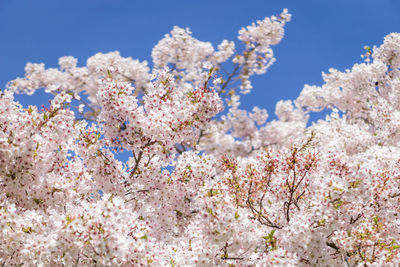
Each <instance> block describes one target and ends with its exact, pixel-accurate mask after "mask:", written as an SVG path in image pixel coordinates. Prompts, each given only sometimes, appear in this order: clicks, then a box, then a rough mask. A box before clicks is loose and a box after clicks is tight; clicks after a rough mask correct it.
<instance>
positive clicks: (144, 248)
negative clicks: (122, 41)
mask: <svg viewBox="0 0 400 267" xmlns="http://www.w3.org/2000/svg"><path fill="white" fill-rule="evenodd" d="M290 17H291V15H290V14H289V13H288V12H287V10H284V11H283V12H282V13H281V14H280V15H277V16H272V17H270V18H266V19H264V20H260V21H257V23H254V24H252V25H250V26H248V27H245V28H242V29H241V30H240V31H239V34H238V39H239V40H240V43H239V44H235V43H234V42H233V41H228V40H223V41H222V42H221V43H220V44H219V45H218V47H217V49H214V47H213V45H212V44H211V43H209V42H202V41H199V40H197V39H196V38H194V37H193V36H192V33H191V32H190V30H189V29H182V28H179V27H174V28H173V29H172V31H171V33H169V34H167V35H165V36H164V38H163V39H162V40H161V41H160V42H159V43H158V44H157V45H156V46H155V47H154V49H153V52H152V57H153V64H152V65H153V68H152V69H150V67H149V66H148V64H147V62H145V61H143V62H141V61H139V60H135V59H132V58H130V57H128V58H125V57H122V56H121V55H120V54H119V53H118V52H110V53H106V54H103V53H99V54H96V55H94V56H93V57H91V58H89V59H88V61H87V64H86V66H81V67H78V66H77V59H75V58H73V57H70V56H68V57H62V58H60V60H59V66H60V67H59V68H58V69H56V68H49V69H46V68H45V66H44V64H42V63H40V64H33V63H28V64H27V65H26V68H25V72H26V74H25V77H23V78H17V79H15V80H13V81H11V82H9V83H8V85H7V88H6V89H5V90H3V91H1V92H0V130H1V131H0V264H2V266H14V265H19V266H21V265H24V264H27V265H28V266H31V265H37V266H147V265H149V266H168V265H171V266H396V265H399V264H400V232H399V231H398V229H400V218H399V217H400V208H399V207H400V206H399V203H400V143H399V142H400V134H399V133H400V93H399V92H400V90H399V89H400V82H399V77H400V34H398V33H392V34H390V35H388V36H387V37H386V38H385V40H384V42H383V44H382V45H381V46H379V47H373V48H369V47H367V48H366V49H367V54H366V57H365V60H364V62H362V63H360V64H355V65H354V66H353V68H352V69H351V70H347V71H345V72H341V71H338V70H335V69H331V70H330V71H329V73H328V74H323V78H324V82H325V83H324V84H323V85H322V86H311V85H306V86H305V87H304V88H303V90H302V91H301V93H300V95H299V97H298V98H297V99H295V100H281V101H279V102H278V103H277V105H276V110H275V114H276V115H277V119H275V120H269V121H268V112H267V111H266V110H265V109H261V108H258V107H254V109H253V110H251V111H246V110H243V109H241V108H240V95H241V94H244V93H248V92H249V91H250V89H251V87H252V86H251V83H250V78H251V76H252V75H255V74H262V73H265V72H266V70H267V68H269V67H270V65H271V64H272V63H273V62H274V61H275V58H274V56H273V50H272V48H271V47H272V46H273V45H276V44H277V43H279V42H280V41H281V39H282V38H283V35H284V26H285V24H286V23H287V22H289V21H290ZM237 88H240V90H239V91H237ZM40 89H44V90H45V91H46V92H48V93H50V94H52V95H53V98H52V100H51V101H50V104H49V105H48V106H45V105H43V106H42V107H41V108H40V107H39V108H38V107H36V106H29V107H23V106H21V105H20V104H19V103H18V102H17V101H16V100H15V99H14V96H15V94H17V93H25V94H32V93H34V92H35V91H36V90H40ZM320 111H325V112H327V113H328V115H327V116H326V118H325V119H321V120H319V121H315V122H313V123H312V124H310V123H308V119H309V113H310V112H320ZM121 152H123V153H125V154H124V155H127V156H125V157H122V156H121V155H120V153H121Z"/></svg>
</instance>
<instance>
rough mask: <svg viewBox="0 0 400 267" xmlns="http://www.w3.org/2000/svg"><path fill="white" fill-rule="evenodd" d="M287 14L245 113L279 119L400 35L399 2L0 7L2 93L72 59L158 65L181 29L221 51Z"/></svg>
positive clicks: (93, 0) (22, 2) (24, 1)
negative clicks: (102, 56)
mask: <svg viewBox="0 0 400 267" xmlns="http://www.w3.org/2000/svg"><path fill="white" fill-rule="evenodd" d="M283 8H288V9H289V12H290V13H292V15H293V17H292V21H291V22H290V23H289V24H288V25H287V27H286V34H285V37H284V39H283V40H282V42H281V43H280V44H278V45H277V46H275V47H274V51H275V55H276V58H277V61H276V63H275V64H274V65H273V66H272V67H271V68H270V69H269V70H268V72H267V74H266V75H262V76H256V77H254V78H253V85H254V89H253V91H252V93H251V94H249V95H246V96H244V97H243V98H242V107H244V108H246V109H251V108H252V107H253V106H255V105H257V106H259V107H263V108H267V109H268V112H269V113H270V114H273V112H274V108H275V103H276V102H277V101H278V100H280V99H294V98H296V97H297V95H298V94H299V93H300V91H301V89H302V88H303V86H304V84H315V85H321V83H322V79H321V72H322V71H325V72H326V71H327V70H328V69H329V68H330V67H335V68H337V69H339V70H345V69H346V68H350V67H351V66H352V65H353V64H354V63H357V62H361V58H360V55H361V54H362V53H364V49H363V47H364V45H371V46H372V45H380V44H381V43H382V41H383V38H384V37H385V35H387V34H389V33H390V32H396V31H400V1H398V0H379V1H377V0H363V1H361V0H335V1H325V0H304V1H300V0H291V1H289V0H287V1H286V0H279V1H278V0H275V1H271V0H254V1H251V0H248V1H239V0H237V1H235V0H231V1H228V0H218V1H211V0H202V1H166V0H158V1H150V0H149V1H133V0H132V1H128V0H112V1H111V0H108V1H105V0H79V1H77V0H68V1H66V0H65V1H61V0H0V40H1V41H0V63H1V64H0V87H1V88H4V86H5V84H6V82H7V81H9V80H11V79H14V78H16V77H18V76H23V74H24V71H23V70H24V66H25V64H26V62H28V61H30V62H44V63H45V64H46V66H47V67H56V66H57V62H58V58H59V57H60V56H64V55H72V56H75V57H77V58H78V60H79V62H78V64H80V65H84V64H85V62H86V59H87V58H88V57H90V56H92V55H94V54H95V53H97V52H109V51H115V50H119V51H120V52H121V54H122V56H131V57H133V58H137V59H140V60H147V61H149V62H151V49H152V48H153V46H154V45H155V44H156V43H157V42H158V41H159V40H160V39H161V38H162V37H163V36H164V34H166V33H168V32H169V31H170V30H171V29H172V27H173V26H174V25H178V26H180V27H189V28H190V29H191V31H192V32H193V36H194V37H196V38H197V39H199V40H202V41H210V42H212V44H213V45H214V47H216V45H217V44H218V43H220V42H221V41H222V40H223V39H228V40H235V41H236V43H238V42H237V39H236V38H237V32H238V30H239V29H240V28H241V27H243V26H246V25H249V24H250V23H251V22H253V21H256V20H259V19H263V18H264V17H266V16H271V15H273V14H278V13H280V12H281V11H282V9H283ZM41 97H43V95H42V94H35V95H34V97H29V98H27V97H18V98H17V99H19V100H20V101H21V102H22V103H23V104H24V105H26V104H28V103H31V104H32V103H34V104H38V103H46V102H47V101H46V100H44V99H41Z"/></svg>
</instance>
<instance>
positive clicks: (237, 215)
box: [235, 212, 240, 220]
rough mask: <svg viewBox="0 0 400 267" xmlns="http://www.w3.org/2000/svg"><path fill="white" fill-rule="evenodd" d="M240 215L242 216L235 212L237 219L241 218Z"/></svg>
mask: <svg viewBox="0 0 400 267" xmlns="http://www.w3.org/2000/svg"><path fill="white" fill-rule="evenodd" d="M239 217H240V215H239V213H238V212H235V219H236V220H237V219H239Z"/></svg>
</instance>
